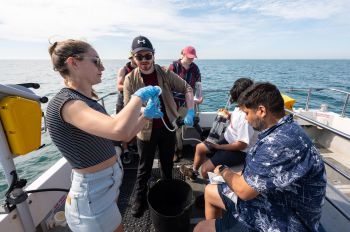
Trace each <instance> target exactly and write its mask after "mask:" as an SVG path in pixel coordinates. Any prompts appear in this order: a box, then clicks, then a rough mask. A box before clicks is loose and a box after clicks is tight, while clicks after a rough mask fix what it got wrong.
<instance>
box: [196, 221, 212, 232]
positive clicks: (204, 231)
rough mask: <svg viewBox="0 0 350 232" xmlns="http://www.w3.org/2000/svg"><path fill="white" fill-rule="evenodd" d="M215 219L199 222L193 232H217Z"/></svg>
mask: <svg viewBox="0 0 350 232" xmlns="http://www.w3.org/2000/svg"><path fill="white" fill-rule="evenodd" d="M215 231H216V230H215V219H210V220H205V221H201V222H199V223H198V224H197V225H196V227H195V228H194V230H193V232H215Z"/></svg>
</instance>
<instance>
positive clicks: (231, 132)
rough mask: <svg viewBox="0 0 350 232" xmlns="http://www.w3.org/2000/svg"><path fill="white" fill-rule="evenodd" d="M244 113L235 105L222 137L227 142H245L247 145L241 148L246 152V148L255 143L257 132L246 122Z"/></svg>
mask: <svg viewBox="0 0 350 232" xmlns="http://www.w3.org/2000/svg"><path fill="white" fill-rule="evenodd" d="M245 116H246V114H245V113H244V112H243V111H242V110H240V108H239V107H235V109H234V111H233V112H232V113H231V119H230V124H229V125H228V126H227V128H226V131H225V134H224V137H225V139H226V141H227V142H228V143H233V142H236V141H240V142H243V143H246V144H247V145H248V146H247V147H246V148H245V149H244V150H242V151H243V152H247V151H248V149H249V148H250V147H251V146H252V145H254V144H255V143H256V140H257V134H258V133H257V132H256V131H255V130H254V129H253V127H251V126H250V125H249V124H248V121H247V120H246V119H245Z"/></svg>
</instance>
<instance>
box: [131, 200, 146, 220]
mask: <svg viewBox="0 0 350 232" xmlns="http://www.w3.org/2000/svg"><path fill="white" fill-rule="evenodd" d="M146 209H147V204H146V202H142V201H135V202H134V204H133V205H132V207H131V215H132V216H134V217H136V218H140V217H142V215H143V213H144V212H145V211H146Z"/></svg>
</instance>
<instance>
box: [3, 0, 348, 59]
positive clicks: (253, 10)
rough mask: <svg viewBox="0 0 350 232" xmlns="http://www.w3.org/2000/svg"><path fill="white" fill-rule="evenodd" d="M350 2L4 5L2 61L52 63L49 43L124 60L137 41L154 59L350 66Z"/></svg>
mask: <svg viewBox="0 0 350 232" xmlns="http://www.w3.org/2000/svg"><path fill="white" fill-rule="evenodd" d="M349 12H350V1H349V0H293V1H291V0H266V1H258V0H247V1H242V0H236V1H227V0H217V1H214V0H212V1H208V0H191V1H183V0H159V1H153V0H147V1H144V0H99V1H92V0H59V1H52V0H0V59H17V58H20V59H28V58H39V59H48V58H49V57H48V53H47V47H48V45H49V42H48V40H49V39H51V41H56V40H57V41H59V40H62V39H65V38H75V39H84V40H86V41H88V42H90V43H91V44H93V46H94V47H95V49H96V50H97V51H98V53H99V54H100V56H101V57H102V58H116V59H124V58H126V57H127V54H128V51H129V50H130V46H131V41H132V39H133V38H134V37H135V36H138V35H140V34H141V35H145V36H147V37H148V38H149V39H150V40H151V42H152V43H153V46H154V47H155V49H156V58H158V59H159V58H161V59H164V58H169V59H174V58H177V57H179V53H180V50H181V48H183V47H184V46H186V45H192V46H194V47H195V48H196V49H197V53H198V54H197V55H198V58H199V59H315V58H317V59H350V13H349Z"/></svg>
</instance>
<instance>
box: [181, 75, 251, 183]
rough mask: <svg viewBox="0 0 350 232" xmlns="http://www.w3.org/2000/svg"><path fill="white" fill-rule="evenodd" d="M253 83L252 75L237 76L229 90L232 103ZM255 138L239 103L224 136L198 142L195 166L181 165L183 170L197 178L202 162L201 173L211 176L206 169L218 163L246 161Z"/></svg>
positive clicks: (192, 178) (193, 178)
mask: <svg viewBox="0 0 350 232" xmlns="http://www.w3.org/2000/svg"><path fill="white" fill-rule="evenodd" d="M252 84H253V81H252V80H251V79H249V78H239V79H237V80H236V81H235V82H234V84H233V86H232V88H231V90H230V95H231V98H230V102H231V104H232V103H234V102H237V100H238V98H239V96H240V95H241V93H243V92H244V91H245V90H246V89H247V88H248V87H249V86H251V85H252ZM256 139H257V133H256V132H255V131H254V129H253V128H252V127H251V126H250V125H249V124H248V122H247V120H246V119H245V113H244V112H243V111H241V110H240V109H239V107H238V106H236V107H235V109H234V111H233V112H232V113H231V116H230V124H229V125H228V126H227V128H226V131H225V133H224V136H223V138H221V139H220V140H219V141H218V143H217V144H214V143H210V142H208V141H204V142H202V143H199V144H197V146H196V152H195V156H194V163H193V165H192V167H191V166H186V165H181V166H180V171H181V172H182V174H184V175H185V176H187V177H189V179H190V180H192V181H194V180H196V179H197V176H198V175H199V172H198V170H199V167H201V166H202V169H201V174H202V177H203V178H205V179H208V174H207V173H208V172H210V171H213V170H214V169H215V167H216V166H218V165H227V166H235V165H240V164H243V163H244V161H245V155H246V152H247V150H248V149H249V148H250V147H251V146H252V145H254V143H255V142H256ZM207 156H208V157H209V159H207Z"/></svg>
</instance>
